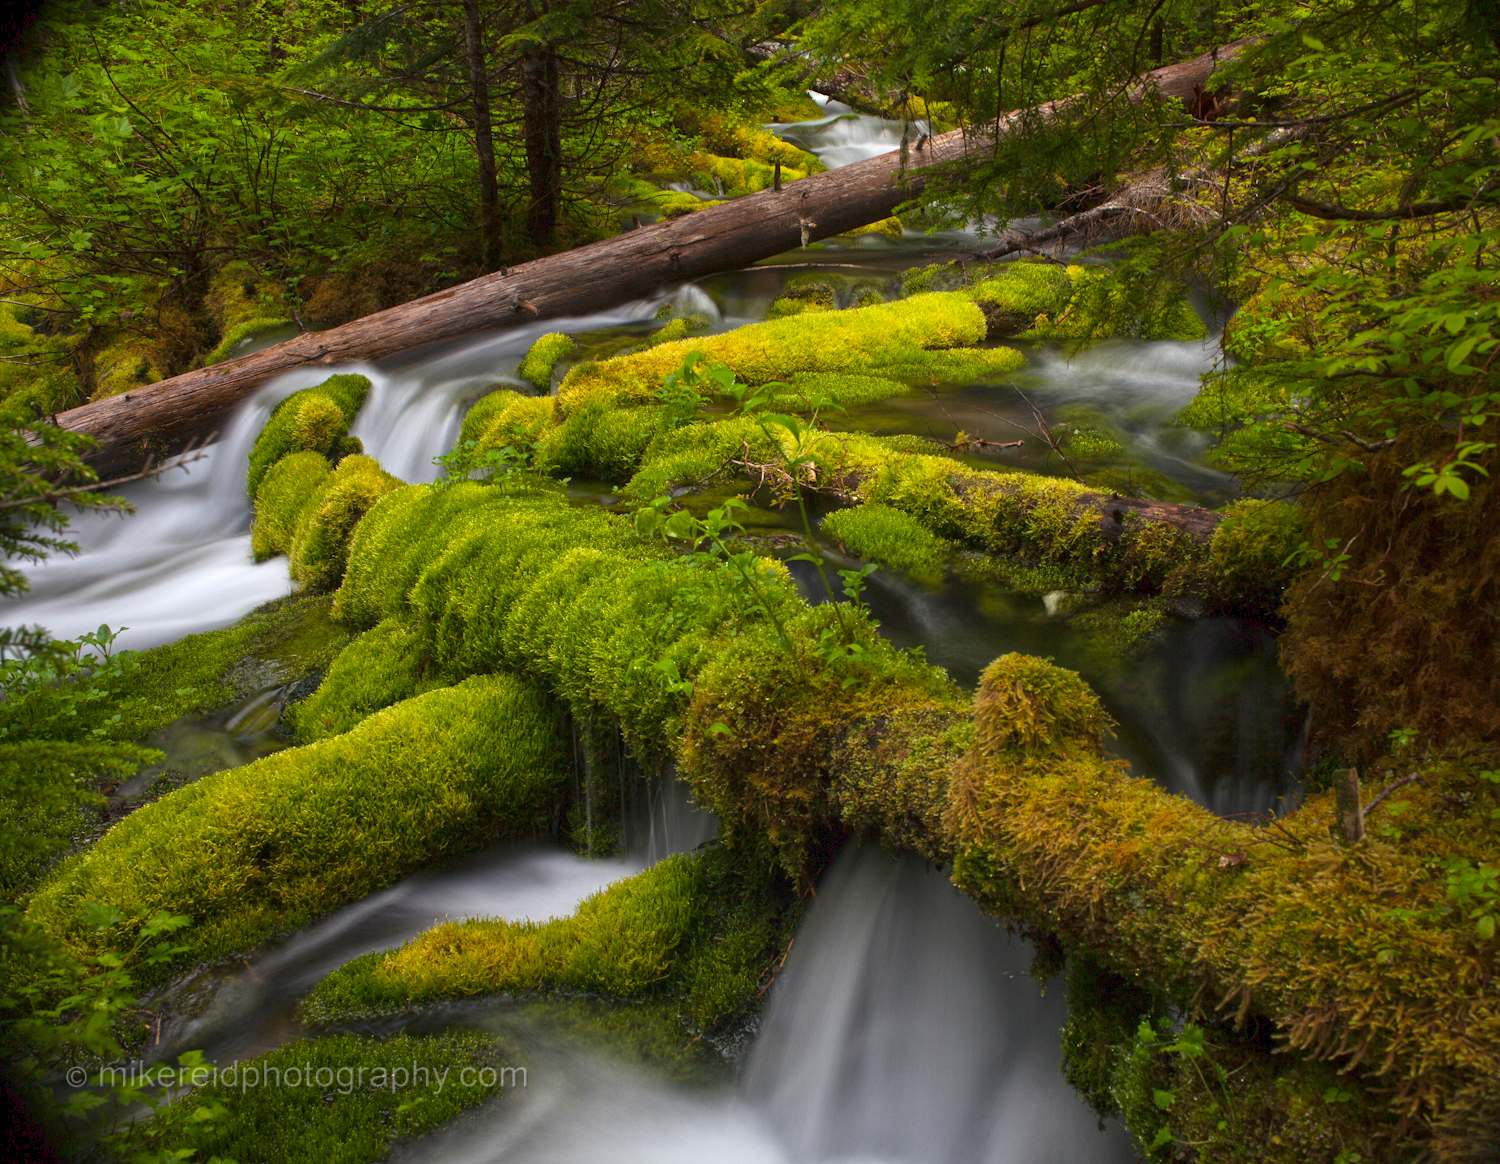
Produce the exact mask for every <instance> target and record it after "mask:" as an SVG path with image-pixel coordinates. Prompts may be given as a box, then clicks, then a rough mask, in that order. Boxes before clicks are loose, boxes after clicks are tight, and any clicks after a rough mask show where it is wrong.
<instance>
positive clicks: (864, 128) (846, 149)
mask: <svg viewBox="0 0 1500 1164" xmlns="http://www.w3.org/2000/svg"><path fill="white" fill-rule="evenodd" d="M808 96H809V97H811V98H812V99H813V100H814V101H816V102H817V103H818V104H819V105H820V106H822V108H823V109H824V110H825V111H826V112H827V113H828V116H827V117H822V118H819V119H818V120H816V121H799V122H792V123H789V124H778V125H770V126H767V128H768V129H770V130H771V131H772V132H773V133H776V134H778V135H780V136H781V137H784V138H785V139H786V140H787V141H789V142H791V143H792V144H793V145H796V146H799V147H800V148H802V149H804V150H806V151H807V152H808V153H810V154H814V155H816V156H817V159H818V160H819V161H820V162H822V163H823V164H824V165H825V166H827V167H828V168H829V169H830V170H836V169H838V168H839V167H840V166H848V165H851V164H853V163H854V162H863V161H865V160H866V159H867V158H874V157H879V156H880V155H881V154H888V153H890V152H891V151H892V150H897V149H900V148H901V139H902V137H903V136H904V137H905V138H906V140H907V141H908V142H910V143H912V144H915V143H916V141H917V138H919V137H921V136H923V135H924V134H927V133H930V132H931V130H930V128H929V126H928V124H927V122H925V121H909V122H902V121H889V120H886V119H885V118H881V117H865V116H861V115H859V114H856V113H855V112H854V110H852V109H850V108H849V106H847V105H845V104H843V102H841V101H834V100H832V99H831V98H828V97H825V96H823V95H822V94H821V93H814V92H812V91H810V90H809V92H808Z"/></svg>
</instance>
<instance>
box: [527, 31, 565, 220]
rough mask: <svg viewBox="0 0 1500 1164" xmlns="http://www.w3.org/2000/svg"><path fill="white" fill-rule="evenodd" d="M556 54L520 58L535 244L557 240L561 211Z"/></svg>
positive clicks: (543, 51)
mask: <svg viewBox="0 0 1500 1164" xmlns="http://www.w3.org/2000/svg"><path fill="white" fill-rule="evenodd" d="M560 88H561V80H560V77H559V74H558V67H557V53H556V52H554V51H553V50H552V49H551V48H550V47H543V48H536V49H530V50H528V51H527V52H526V54H525V55H524V56H523V57H522V58H521V122H522V130H523V134H524V137H525V140H526V174H527V177H528V178H529V179H530V186H531V201H530V202H529V203H528V204H527V207H526V233H527V235H528V236H529V237H530V238H531V241H532V242H533V243H535V244H536V245H537V246H542V247H545V246H550V245H551V244H552V243H553V242H554V241H556V239H557V220H558V217H559V214H560V213H561V210H562V109H561V107H560V106H561V96H562V95H561V91H560Z"/></svg>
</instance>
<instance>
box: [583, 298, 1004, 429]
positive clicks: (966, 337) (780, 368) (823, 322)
mask: <svg viewBox="0 0 1500 1164" xmlns="http://www.w3.org/2000/svg"><path fill="white" fill-rule="evenodd" d="M984 335H985V324H984V315H983V313H982V312H981V311H980V310H979V308H978V307H976V306H975V305H974V304H973V303H971V302H970V301H969V300H967V299H966V298H965V297H963V296H961V295H926V296H917V297H915V298H912V299H908V300H904V301H902V302H899V303H886V304H881V305H879V306H874V307H863V308H859V309H856V310H852V311H833V312H827V313H823V314H819V315H814V316H798V317H796V318H792V319H778V320H769V321H767V322H766V323H757V324H751V325H750V326H748V327H742V328H738V329H736V330H735V331H732V332H727V333H725V334H723V335H716V336H703V337H701V338H698V339H690V340H679V341H677V342H675V343H669V344H661V345H660V346H658V347H654V348H652V349H650V350H649V351H646V352H638V353H636V354H634V355H627V356H617V357H615V358H614V359H612V360H605V361H603V362H601V363H597V364H583V365H580V366H578V367H576V368H574V369H573V370H572V371H571V372H569V373H568V375H567V376H566V377H565V378H564V380H563V384H562V387H561V388H560V389H559V390H558V401H559V405H560V407H561V408H562V409H563V410H564V411H565V412H570V411H572V410H573V409H575V408H577V407H579V406H581V404H582V403H583V401H584V400H585V399H586V398H589V397H593V396H599V395H603V396H606V397H608V398H610V399H613V400H620V401H624V402H633V403H638V404H645V403H650V402H652V401H654V399H655V396H656V392H657V391H658V389H659V388H660V387H661V384H662V381H663V380H664V378H665V377H666V376H667V375H668V374H669V373H671V372H675V371H676V370H677V369H678V368H679V367H681V366H682V362H683V360H684V359H685V358H686V356H687V355H688V354H689V352H692V351H701V352H703V353H704V354H705V355H706V356H707V357H708V358H709V359H711V360H715V361H718V362H720V363H724V364H727V365H728V366H729V367H730V368H732V369H733V370H734V372H735V373H736V375H737V376H739V378H740V379H741V380H742V381H743V382H745V383H750V384H762V383H766V382H767V381H770V380H784V379H787V378H788V377H791V376H793V375H795V374H797V373H799V372H804V373H805V372H865V371H867V370H868V369H870V368H871V367H872V366H879V365H883V364H887V363H893V362H898V361H899V362H901V363H902V364H903V366H905V365H910V366H913V367H915V366H918V365H922V364H923V363H924V359H926V358H927V357H924V354H923V353H924V352H927V353H929V354H930V350H931V349H939V348H949V347H957V346H961V345H964V344H974V343H978V342H979V341H980V340H982V339H983V338H984ZM986 356H988V353H986ZM1015 359H1016V360H1019V356H1016V357H1015Z"/></svg>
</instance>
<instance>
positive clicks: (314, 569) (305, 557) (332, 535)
mask: <svg viewBox="0 0 1500 1164" xmlns="http://www.w3.org/2000/svg"><path fill="white" fill-rule="evenodd" d="M400 487H401V480H400V479H399V478H397V477H393V476H391V474H389V473H387V472H386V471H385V470H384V469H382V468H381V467H380V462H379V461H376V460H375V459H374V458H372V457H366V456H363V455H361V454H357V453H356V454H355V455H353V456H348V457H345V458H344V459H343V460H342V461H340V462H339V464H338V467H337V468H336V469H334V471H333V472H332V473H330V474H328V476H327V477H325V478H323V479H322V480H321V481H320V482H319V483H318V485H317V486H316V488H314V489H313V490H312V491H311V492H310V493H308V495H307V499H306V500H305V501H304V502H303V503H302V506H301V509H300V511H299V513H298V516H297V525H296V528H295V530H294V531H293V533H292V539H291V544H290V545H289V546H288V547H287V556H288V558H289V559H290V562H289V568H290V570H291V574H292V578H293V580H294V581H296V582H300V583H301V584H302V585H303V587H305V588H306V589H308V590H330V589H332V588H333V587H335V586H337V585H338V584H339V582H340V581H341V580H342V578H343V576H344V564H345V562H346V560H347V557H348V550H349V538H350V535H351V534H352V533H353V532H354V527H355V526H356V525H357V524H359V520H360V518H362V517H364V515H365V514H366V513H368V512H369V511H370V509H371V508H372V507H373V506H374V504H375V503H376V502H377V501H379V500H380V499H381V498H382V497H384V496H385V495H386V494H387V493H389V492H390V491H391V490H392V489H399V488H400Z"/></svg>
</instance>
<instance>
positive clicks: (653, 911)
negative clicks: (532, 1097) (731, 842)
mask: <svg viewBox="0 0 1500 1164" xmlns="http://www.w3.org/2000/svg"><path fill="white" fill-rule="evenodd" d="M696 881H697V869H696V863H695V861H694V859H693V858H691V857H684V856H679V857H668V858H667V859H666V860H664V861H660V862H658V863H657V864H656V865H654V866H652V867H651V868H650V869H648V870H646V871H645V872H644V873H639V874H637V875H636V876H634V877H628V878H626V879H624V880H623V881H618V882H616V883H615V884H613V885H611V886H609V887H608V888H606V889H602V890H600V891H599V892H598V893H595V894H593V895H592V896H590V897H588V898H586V899H585V900H584V901H583V903H582V904H581V905H580V906H579V907H578V911H577V912H576V913H575V914H573V916H571V917H567V918H557V919H553V920H552V921H548V922H510V921H505V920H503V919H498V918H497V919H490V920H474V921H465V922H448V923H445V924H443V925H440V926H438V927H436V928H435V929H431V930H428V931H426V932H425V933H423V934H421V935H419V936H418V937H416V938H413V939H412V940H411V941H410V942H408V943H407V944H406V945H404V946H402V947H401V948H400V949H398V950H393V951H391V952H390V953H386V954H370V955H366V956H365V957H364V958H360V959H357V960H356V961H354V962H351V963H349V964H348V965H346V966H345V967H343V969H341V970H340V971H338V972H337V973H335V974H333V975H330V976H329V977H328V978H327V979H325V980H324V981H323V982H322V983H320V984H319V985H318V986H317V987H316V988H315V989H314V991H313V994H312V995H311V996H310V998H309V1000H308V1002H307V1003H306V1004H305V1012H306V1013H307V1014H308V1015H309V1016H311V1017H313V1018H314V1019H317V1020H322V1019H326V1018H329V1017H333V1016H338V1017H339V1018H343V1017H346V1016H349V1015H355V1014H360V1013H366V1012H370V1011H377V1012H378V1011H379V1010H381V1009H386V1008H390V1007H393V1006H394V1007H406V1006H412V1005H421V1004H423V1003H426V1002H431V1001H435V1000H438V999H445V998H461V997H464V996H467V995H473V994H496V993H501V992H513V991H534V990H542V989H555V988H562V989H574V990H587V991H598V992H601V993H604V994H608V995H613V996H616V997H625V998H631V997H640V996H644V995H647V994H649V993H651V992H652V991H653V990H654V989H655V988H656V987H658V986H659V985H660V984H661V983H662V982H663V980H664V979H665V978H666V977H667V976H668V974H669V973H670V972H671V969H672V965H673V962H674V959H675V956H676V953H677V949H678V947H679V946H680V945H681V944H682V943H683V942H684V941H685V939H686V938H687V936H688V933H689V930H690V928H691V925H692V921H693V896H694V894H693V891H694V888H695V884H696Z"/></svg>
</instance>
